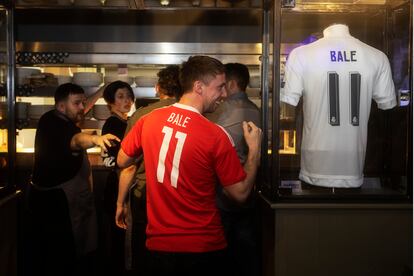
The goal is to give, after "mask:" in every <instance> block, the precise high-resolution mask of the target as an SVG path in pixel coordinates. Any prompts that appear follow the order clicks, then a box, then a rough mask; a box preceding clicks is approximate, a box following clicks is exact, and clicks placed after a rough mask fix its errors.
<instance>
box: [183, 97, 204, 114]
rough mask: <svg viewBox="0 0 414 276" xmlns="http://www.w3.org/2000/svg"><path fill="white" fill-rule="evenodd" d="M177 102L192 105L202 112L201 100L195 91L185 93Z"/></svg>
mask: <svg viewBox="0 0 414 276" xmlns="http://www.w3.org/2000/svg"><path fill="white" fill-rule="evenodd" d="M178 103H180V104H184V105H188V106H191V107H194V108H195V109H197V110H198V112H200V114H203V112H204V110H203V102H202V101H201V99H200V98H199V96H198V95H197V94H196V93H185V94H184V95H183V96H182V97H181V99H180V101H179V102H178Z"/></svg>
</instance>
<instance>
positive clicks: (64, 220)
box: [29, 83, 119, 275]
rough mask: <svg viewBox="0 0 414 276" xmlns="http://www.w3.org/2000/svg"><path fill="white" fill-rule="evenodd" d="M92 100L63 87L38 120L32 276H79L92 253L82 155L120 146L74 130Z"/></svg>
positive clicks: (88, 178) (88, 185) (90, 203)
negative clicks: (112, 146)
mask: <svg viewBox="0 0 414 276" xmlns="http://www.w3.org/2000/svg"><path fill="white" fill-rule="evenodd" d="M97 94H98V95H99V94H100V95H102V92H101V91H98V92H97ZM96 99H97V97H93V99H92V102H91V101H87V99H86V98H85V93H84V90H83V89H82V87H80V86H78V85H75V84H71V83H66V84H62V85H60V86H59V87H58V88H57V90H56V92H55V109H54V110H51V111H49V112H47V113H45V114H43V116H42V117H41V118H40V120H39V123H38V127H37V130H36V137H35V157H34V168H33V178H32V185H31V187H30V191H29V206H30V211H31V219H32V227H33V229H32V231H31V240H32V242H33V259H32V260H31V262H32V263H33V269H32V270H31V272H33V275H79V271H78V270H79V269H84V267H85V264H87V263H88V262H87V261H86V260H87V258H86V256H88V254H90V253H91V252H93V251H95V250H96V247H97V229H96V227H97V225H96V211H95V206H94V199H93V194H92V174H91V168H90V164H89V161H88V158H87V155H86V149H88V148H92V147H95V146H99V147H101V148H102V149H103V150H106V149H107V147H110V145H111V140H116V141H118V142H119V139H118V138H117V137H116V136H114V135H112V134H106V135H103V136H98V135H90V134H86V133H82V132H81V129H80V128H79V127H78V126H77V123H79V122H81V121H82V120H83V118H84V114H85V113H86V112H87V111H88V109H90V107H91V106H92V105H93V103H94V101H96ZM85 107H86V108H85Z"/></svg>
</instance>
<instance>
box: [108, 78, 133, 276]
mask: <svg viewBox="0 0 414 276" xmlns="http://www.w3.org/2000/svg"><path fill="white" fill-rule="evenodd" d="M103 97H104V99H105V101H106V103H107V105H108V108H109V110H110V111H111V116H110V117H109V118H108V119H107V120H106V122H105V124H104V125H103V127H102V134H106V133H112V134H115V135H116V136H117V137H118V138H119V139H121V140H122V139H123V137H124V133H125V129H126V127H127V118H128V112H129V111H130V110H131V107H132V105H133V103H134V92H133V91H132V88H131V86H130V85H129V84H128V83H126V82H123V81H114V82H112V83H110V84H109V85H108V86H107V87H106V88H105V90H104V93H103ZM119 147H120V144H119V143H115V144H114V145H113V146H112V147H110V148H109V149H108V151H106V152H102V156H103V158H104V160H103V161H104V164H105V166H106V167H108V168H111V171H110V173H109V174H108V177H107V181H106V184H105V192H104V206H105V221H106V222H105V226H106V227H105V228H106V230H107V232H108V235H105V236H107V237H108V238H109V239H106V240H105V243H104V244H105V246H104V247H105V256H106V257H107V258H108V259H107V261H106V262H105V265H106V266H107V270H106V271H107V272H109V273H112V274H113V275H120V274H122V273H123V271H124V267H125V265H124V264H125V261H124V255H125V254H124V251H125V250H124V239H125V233H124V231H123V230H121V229H119V228H118V227H117V226H116V224H115V220H114V217H115V211H116V209H115V208H116V199H117V195H118V173H119V171H118V167H117V166H116V157H117V155H118V151H119Z"/></svg>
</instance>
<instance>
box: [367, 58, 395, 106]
mask: <svg viewBox="0 0 414 276" xmlns="http://www.w3.org/2000/svg"><path fill="white" fill-rule="evenodd" d="M380 55H381V65H380V66H381V67H380V68H379V71H378V76H377V79H376V81H375V84H374V87H373V93H372V98H373V99H374V100H375V101H376V102H377V104H378V108H380V109H391V108H393V107H394V106H396V105H397V100H396V98H395V88H394V82H393V80H392V74H391V67H390V63H389V61H388V58H387V56H386V55H385V54H384V53H382V52H381V53H380Z"/></svg>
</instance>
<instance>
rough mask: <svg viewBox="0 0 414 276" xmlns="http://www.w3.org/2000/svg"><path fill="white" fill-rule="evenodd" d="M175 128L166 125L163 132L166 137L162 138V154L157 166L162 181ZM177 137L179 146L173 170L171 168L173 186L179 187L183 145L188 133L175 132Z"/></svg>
mask: <svg viewBox="0 0 414 276" xmlns="http://www.w3.org/2000/svg"><path fill="white" fill-rule="evenodd" d="M173 131H174V130H173V129H172V128H171V127H167V126H164V127H163V129H162V133H164V139H163V140H162V145H161V149H160V155H159V157H158V166H157V181H158V182H160V183H163V182H164V174H165V158H166V157H167V153H168V148H169V147H170V141H171V137H172V135H173ZM175 138H176V139H177V146H176V147H175V151H174V157H173V163H172V170H171V186H173V187H174V188H177V181H178V175H179V168H180V159H181V153H182V151H183V146H184V142H185V139H186V138H187V134H186V133H183V132H180V131H177V132H176V133H175Z"/></svg>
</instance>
